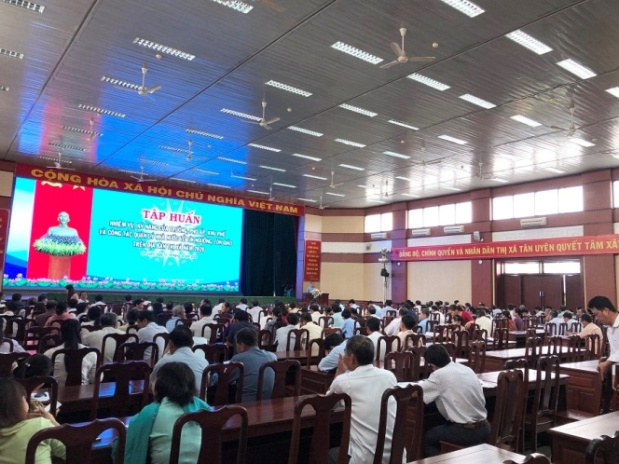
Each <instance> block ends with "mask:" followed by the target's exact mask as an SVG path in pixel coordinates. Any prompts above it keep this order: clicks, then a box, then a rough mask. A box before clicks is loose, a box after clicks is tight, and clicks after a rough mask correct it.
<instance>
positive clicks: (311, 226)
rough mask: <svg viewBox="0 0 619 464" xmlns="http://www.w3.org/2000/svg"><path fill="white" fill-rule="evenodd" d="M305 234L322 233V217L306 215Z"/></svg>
mask: <svg viewBox="0 0 619 464" xmlns="http://www.w3.org/2000/svg"><path fill="white" fill-rule="evenodd" d="M305 232H316V233H321V232H322V217H321V216H316V215H314V214H306V215H305Z"/></svg>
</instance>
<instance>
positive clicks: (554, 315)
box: [546, 309, 563, 331]
mask: <svg viewBox="0 0 619 464" xmlns="http://www.w3.org/2000/svg"><path fill="white" fill-rule="evenodd" d="M546 319H547V320H548V322H550V323H552V324H555V325H556V326H557V331H558V330H559V326H560V325H561V324H562V323H563V317H561V316H559V313H558V311H557V310H556V309H551V310H549V311H548V315H547V316H546Z"/></svg>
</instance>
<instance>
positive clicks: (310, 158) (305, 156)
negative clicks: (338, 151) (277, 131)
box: [292, 153, 322, 162]
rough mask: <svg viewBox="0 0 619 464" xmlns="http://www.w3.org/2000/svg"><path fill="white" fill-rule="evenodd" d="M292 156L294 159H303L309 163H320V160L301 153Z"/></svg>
mask: <svg viewBox="0 0 619 464" xmlns="http://www.w3.org/2000/svg"><path fill="white" fill-rule="evenodd" d="M292 156H294V157H295V158H303V159H308V160H310V161H316V162H318V161H322V158H317V157H315V156H310V155H304V154H302V153H293V154H292Z"/></svg>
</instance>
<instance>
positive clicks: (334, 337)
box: [318, 333, 346, 372]
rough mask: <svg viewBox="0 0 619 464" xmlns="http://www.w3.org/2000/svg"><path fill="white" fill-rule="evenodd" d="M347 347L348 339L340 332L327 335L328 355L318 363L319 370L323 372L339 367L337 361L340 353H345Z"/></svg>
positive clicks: (326, 348) (326, 347)
mask: <svg viewBox="0 0 619 464" xmlns="http://www.w3.org/2000/svg"><path fill="white" fill-rule="evenodd" d="M345 349H346V341H345V340H344V339H343V338H342V336H341V335H340V334H337V333H335V334H331V335H328V336H327V337H325V351H326V353H327V355H326V356H325V357H324V358H322V359H321V360H320V362H319V363H318V370H321V371H323V372H328V371H332V370H334V369H337V363H338V360H339V357H340V355H343V354H344V350H345Z"/></svg>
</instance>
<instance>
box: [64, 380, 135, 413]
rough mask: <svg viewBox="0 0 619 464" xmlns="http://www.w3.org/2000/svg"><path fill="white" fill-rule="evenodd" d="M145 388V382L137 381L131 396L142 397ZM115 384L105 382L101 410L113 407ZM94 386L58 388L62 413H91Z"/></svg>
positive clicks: (133, 383) (133, 384)
mask: <svg viewBox="0 0 619 464" xmlns="http://www.w3.org/2000/svg"><path fill="white" fill-rule="evenodd" d="M143 387H144V381H143V380H135V381H132V382H131V384H130V393H129V394H130V395H136V396H138V395H142V392H143ZM115 389H116V383H115V382H104V383H102V384H101V388H100V389H99V408H109V407H110V406H112V401H113V398H114V391H115ZM94 391H95V386H94V385H92V384H91V385H73V386H70V387H67V386H64V385H59V386H58V402H59V403H61V404H62V406H61V411H62V412H63V413H66V412H76V411H77V412H80V411H90V409H91V408H92V397H93V395H94Z"/></svg>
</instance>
